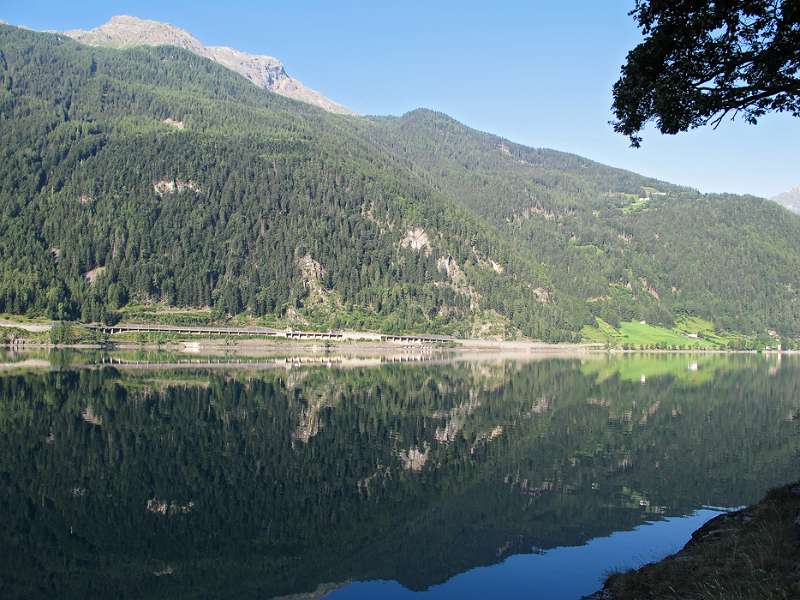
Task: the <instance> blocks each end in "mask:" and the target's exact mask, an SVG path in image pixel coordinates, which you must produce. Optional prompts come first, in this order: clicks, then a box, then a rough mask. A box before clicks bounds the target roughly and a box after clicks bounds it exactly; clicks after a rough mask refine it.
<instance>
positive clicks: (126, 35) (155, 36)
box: [64, 15, 355, 114]
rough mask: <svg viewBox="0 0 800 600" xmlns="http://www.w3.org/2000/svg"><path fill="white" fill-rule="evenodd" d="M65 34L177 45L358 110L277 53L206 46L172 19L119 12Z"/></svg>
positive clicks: (310, 99) (255, 78) (297, 92)
mask: <svg viewBox="0 0 800 600" xmlns="http://www.w3.org/2000/svg"><path fill="white" fill-rule="evenodd" d="M64 35H67V36H69V37H71V38H73V39H75V40H77V41H79V42H81V43H83V44H87V45H90V46H107V47H112V48H128V47H131V46H177V47H178V48H183V49H184V50H188V51H190V52H193V53H195V54H197V55H199V56H202V57H204V58H209V59H211V60H213V61H215V62H218V63H219V64H221V65H223V66H224V67H227V68H228V69H230V70H231V71H235V72H237V73H239V74H240V75H243V76H244V77H246V78H247V79H249V80H250V81H252V82H253V83H254V84H255V85H257V86H259V87H262V88H264V89H267V90H269V91H271V92H275V93H276V94H280V95H282V96H286V97H287V98H292V99H293V100H299V101H301V102H306V103H307V104H313V105H314V106H318V107H320V108H322V109H324V110H327V111H329V112H333V113H339V114H355V113H354V112H353V111H351V110H350V109H348V108H346V107H344V106H342V105H341V104H338V103H337V102H334V101H333V100H331V99H330V98H326V97H325V96H323V95H322V94H320V93H319V92H317V91H316V90H312V89H311V88H309V87H306V86H305V85H303V84H302V83H301V82H300V81H298V80H297V79H294V78H293V77H291V76H290V75H289V74H287V73H286V69H285V68H284V66H283V63H282V62H281V61H280V60H278V59H277V58H275V57H273V56H267V55H263V54H249V53H247V52H242V51H241V50H237V49H235V48H230V47H228V46H205V45H203V43H202V42H201V41H200V40H198V39H197V38H196V37H194V36H193V35H192V34H191V33H189V32H188V31H186V30H185V29H181V28H180V27H175V26H174V25H170V24H169V23H161V22H160V21H151V20H148V19H140V18H138V17H132V16H129V15H117V16H114V17H111V19H110V20H109V21H108V22H107V23H104V24H103V25H100V26H99V27H96V28H94V29H89V30H84V29H73V30H70V31H65V32H64Z"/></svg>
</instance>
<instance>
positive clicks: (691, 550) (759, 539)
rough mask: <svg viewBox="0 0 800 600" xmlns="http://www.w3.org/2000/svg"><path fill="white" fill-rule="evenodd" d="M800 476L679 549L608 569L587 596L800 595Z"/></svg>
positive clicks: (588, 599)
mask: <svg viewBox="0 0 800 600" xmlns="http://www.w3.org/2000/svg"><path fill="white" fill-rule="evenodd" d="M798 515H800V482H795V483H793V484H788V485H785V486H782V487H779V488H776V489H774V490H772V491H770V492H768V493H767V494H766V496H765V497H764V498H762V499H761V500H760V501H758V502H756V503H755V504H752V505H750V506H747V507H745V508H743V509H740V510H736V511H732V512H726V513H723V514H721V515H719V516H717V517H714V518H713V519H711V520H709V521H708V522H706V523H705V524H704V525H703V526H702V527H700V528H699V529H697V530H696V531H695V532H694V533H692V537H691V539H690V540H689V541H688V542H687V543H686V545H685V546H684V547H683V548H682V549H681V550H679V551H678V552H676V553H674V554H671V555H669V556H666V557H665V558H663V559H661V560H659V561H656V562H652V563H649V564H646V565H643V566H641V567H639V568H638V569H632V570H630V571H626V572H621V573H613V574H611V575H609V577H608V578H607V579H606V581H605V582H604V584H603V587H602V588H601V589H600V590H598V591H597V592H595V593H593V594H590V595H589V596H585V597H584V600H637V599H640V598H651V599H660V600H678V599H693V598H697V599H701V598H702V599H706V598H719V599H723V598H765V599H766V598H776V599H777V598H797V597H800V572H798V568H799V567H800V516H798Z"/></svg>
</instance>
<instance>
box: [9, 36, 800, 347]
mask: <svg viewBox="0 0 800 600" xmlns="http://www.w3.org/2000/svg"><path fill="white" fill-rule="evenodd" d="M799 235H800V218H798V217H795V216H793V215H790V213H788V212H787V211H785V210H783V209H781V208H780V207H778V206H776V205H775V204H773V203H769V202H766V201H764V200H760V199H756V198H741V197H732V196H731V197H727V196H701V195H699V194H698V193H696V192H694V191H692V190H688V189H685V188H680V187H677V186H672V185H669V184H666V183H662V182H658V181H655V180H651V179H647V178H644V177H640V176H638V175H635V174H633V173H629V172H625V171H621V170H618V169H611V168H609V167H605V166H603V165H599V164H597V163H594V162H592V161H588V160H586V159H582V158H579V157H576V156H573V155H569V154H564V153H559V152H554V151H549V150H536V149H531V148H526V147H524V146H519V145H516V144H512V143H510V142H508V141H505V140H502V139H501V138H498V137H496V136H491V135H488V134H483V133H480V132H476V131H474V130H471V129H469V128H467V127H465V126H463V125H461V124H459V123H457V122H456V121H453V120H452V119H449V118H448V117H446V116H444V115H441V114H437V113H433V112H430V111H415V112H413V113H409V114H408V115H405V116H404V117H402V118H359V117H351V116H343V115H335V114H330V113H326V112H324V111H322V110H320V109H318V108H315V107H313V106H309V105H307V104H303V103H299V102H295V101H292V100H289V99H286V98H283V97H281V96H278V95H276V94H273V93H271V92H268V91H265V90H263V89H259V88H258V87H256V86H254V85H252V84H251V83H250V82H249V81H248V80H247V79H245V78H244V77H241V76H240V75H237V74H236V73H233V72H231V71H229V70H227V69H225V68H223V67H221V66H220V65H217V64H215V63H213V62H212V61H210V60H207V59H204V58H201V57H198V56H196V55H194V54H192V53H190V52H188V51H185V50H182V49H179V48H174V47H166V46H162V47H156V48H151V47H147V48H144V47H139V48H129V49H124V50H115V49H107V48H96V47H88V46H84V45H81V44H78V43H76V42H74V41H73V40H70V39H68V38H66V37H64V36H58V35H54V34H42V33H35V32H31V31H27V30H21V29H16V28H13V27H8V26H2V25H0V311H5V312H12V313H28V314H43V315H47V316H49V317H51V318H79V319H83V320H98V319H111V318H114V312H115V311H117V310H118V309H119V308H120V307H123V306H125V305H127V304H130V303H137V304H158V305H162V306H164V305H170V306H193V307H211V309H212V314H213V315H214V316H215V318H217V319H222V318H225V317H226V316H231V315H237V314H240V315H247V316H249V317H250V318H261V317H265V318H267V317H268V318H270V319H275V318H280V319H284V320H285V322H287V323H301V324H302V323H304V322H305V323H312V324H314V325H319V324H323V325H324V326H329V327H337V328H339V327H369V328H379V329H383V330H392V331H401V330H402V331H411V330H417V331H420V330H427V331H436V332H446V333H454V334H457V335H516V334H520V333H521V334H524V335H527V336H531V337H535V338H540V339H545V340H550V341H564V340H577V339H579V337H580V330H581V328H582V327H583V326H584V325H585V324H588V323H592V322H593V321H594V317H595V316H600V317H603V318H605V319H606V320H608V321H610V322H612V323H613V322H616V321H619V320H630V319H637V320H638V319H647V320H648V321H652V322H663V323H669V322H671V321H672V320H673V319H674V318H675V317H676V316H678V315H680V314H683V313H688V314H692V315H698V316H702V317H705V318H707V319H709V320H711V321H713V322H714V323H715V324H716V325H717V326H718V327H723V328H728V329H733V330H738V331H743V332H753V333H763V332H766V331H767V330H769V329H774V330H776V331H778V332H780V333H781V334H782V335H787V336H797V335H798V333H800V308H798V290H800V252H798V250H797V247H796V244H795V241H796V240H797V239H800V238H798V236H799Z"/></svg>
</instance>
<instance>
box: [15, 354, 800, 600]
mask: <svg viewBox="0 0 800 600" xmlns="http://www.w3.org/2000/svg"><path fill="white" fill-rule="evenodd" d="M0 358H2V363H3V364H2V365H0V514H2V515H3V521H4V527H3V528H2V529H0V555H2V560H0V597H3V598H32V597H59V598H87V597H100V598H106V597H107V598H122V597H125V598H128V597H130V598H179V597H229V598H250V597H252V598H256V597H257V598H275V597H281V596H283V597H287V596H288V597H290V598H293V599H299V598H303V599H306V600H310V599H312V598H322V597H330V598H334V599H337V600H341V599H346V598H410V597H412V596H420V597H422V598H486V597H499V598H580V597H581V596H582V595H584V594H587V593H590V592H592V591H594V590H595V589H597V588H598V587H599V585H600V583H601V579H602V577H603V575H604V574H606V573H608V571H610V570H613V569H620V568H628V567H633V566H637V565H640V564H642V563H644V562H649V561H652V560H656V559H659V558H661V557H663V556H664V555H666V554H668V553H671V552H674V551H675V550H677V549H678V548H680V547H681V546H682V545H683V544H684V543H685V542H686V540H688V538H689V536H690V534H691V532H692V531H693V530H695V529H696V528H697V527H699V526H700V525H701V524H702V523H703V522H705V521H706V520H707V519H709V518H711V517H712V516H713V515H714V514H716V513H717V512H718V511H719V510H720V509H721V508H724V507H735V506H740V505H743V504H747V503H750V502H753V501H756V500H758V499H759V497H760V496H761V495H762V494H763V493H764V492H765V491H766V490H767V489H768V488H770V487H772V486H774V485H778V484H782V483H785V482H788V481H790V480H793V479H797V478H798V476H800V461H798V456H799V454H798V453H799V452H800V435H798V434H800V430H799V429H798V423H799V421H798V420H797V418H796V417H797V416H798V414H800V362H798V361H796V360H794V359H793V358H783V360H779V359H778V358H777V357H759V356H725V355H703V356H688V355H659V356H645V355H630V356H624V357H618V358H608V357H597V358H591V359H585V360H578V359H549V360H538V361H497V362H454V363H444V364H442V363H436V364H434V363H425V362H422V363H415V364H384V365H377V366H372V367H366V366H363V367H362V366H355V367H354V368H340V367H338V366H336V364H335V363H336V362H337V361H336V360H335V359H334V360H332V361H331V362H332V363H334V364H333V365H332V366H331V365H328V366H324V365H322V366H315V365H299V366H298V365H297V364H292V361H288V362H281V363H280V364H278V365H275V364H271V365H266V366H269V367H270V368H264V367H265V365H264V364H263V362H264V361H258V362H259V364H257V365H256V364H241V365H235V366H234V365H231V364H222V365H220V364H212V365H207V364H203V363H202V362H199V363H196V364H181V363H179V362H178V361H177V360H176V359H175V358H174V357H153V356H146V357H144V356H137V357H130V356H129V357H124V356H123V357H121V358H122V360H121V364H114V365H113V366H107V365H105V366H104V365H103V363H104V362H105V363H107V361H108V358H107V357H105V356H100V355H51V356H47V357H30V356H19V355H17V356H14V355H3V356H1V357H0ZM117 358H118V359H119V358H120V357H117ZM145 360H146V361H147V362H149V363H151V364H148V365H143V364H141V363H142V362H143V361H145ZM159 360H162V361H163V362H164V363H165V364H163V365H161V366H159V365H154V364H152V363H154V362H159ZM198 360H199V359H198ZM14 361H17V362H14ZM20 361H21V362H20ZM137 361H138V362H139V364H135V363H136V362H137ZM119 362H120V361H119V360H118V361H117V363H119ZM223 362H225V361H223ZM246 362H247V361H245V363H246ZM295 362H297V361H295ZM373 362H377V361H374V360H373ZM48 364H50V365H51V366H50V367H47V365H48ZM356 364H358V363H356Z"/></svg>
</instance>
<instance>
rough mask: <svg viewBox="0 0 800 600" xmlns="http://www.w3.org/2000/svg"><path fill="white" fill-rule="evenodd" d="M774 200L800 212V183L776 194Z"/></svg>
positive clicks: (793, 210)
mask: <svg viewBox="0 0 800 600" xmlns="http://www.w3.org/2000/svg"><path fill="white" fill-rule="evenodd" d="M772 200H773V202H777V203H778V204H780V205H781V206H784V207H786V208H788V209H789V210H790V211H792V212H794V213H798V214H800V185H798V186H797V187H793V188H792V189H790V190H786V191H785V192H783V193H781V194H778V195H777V196H774V197H773V198H772Z"/></svg>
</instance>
